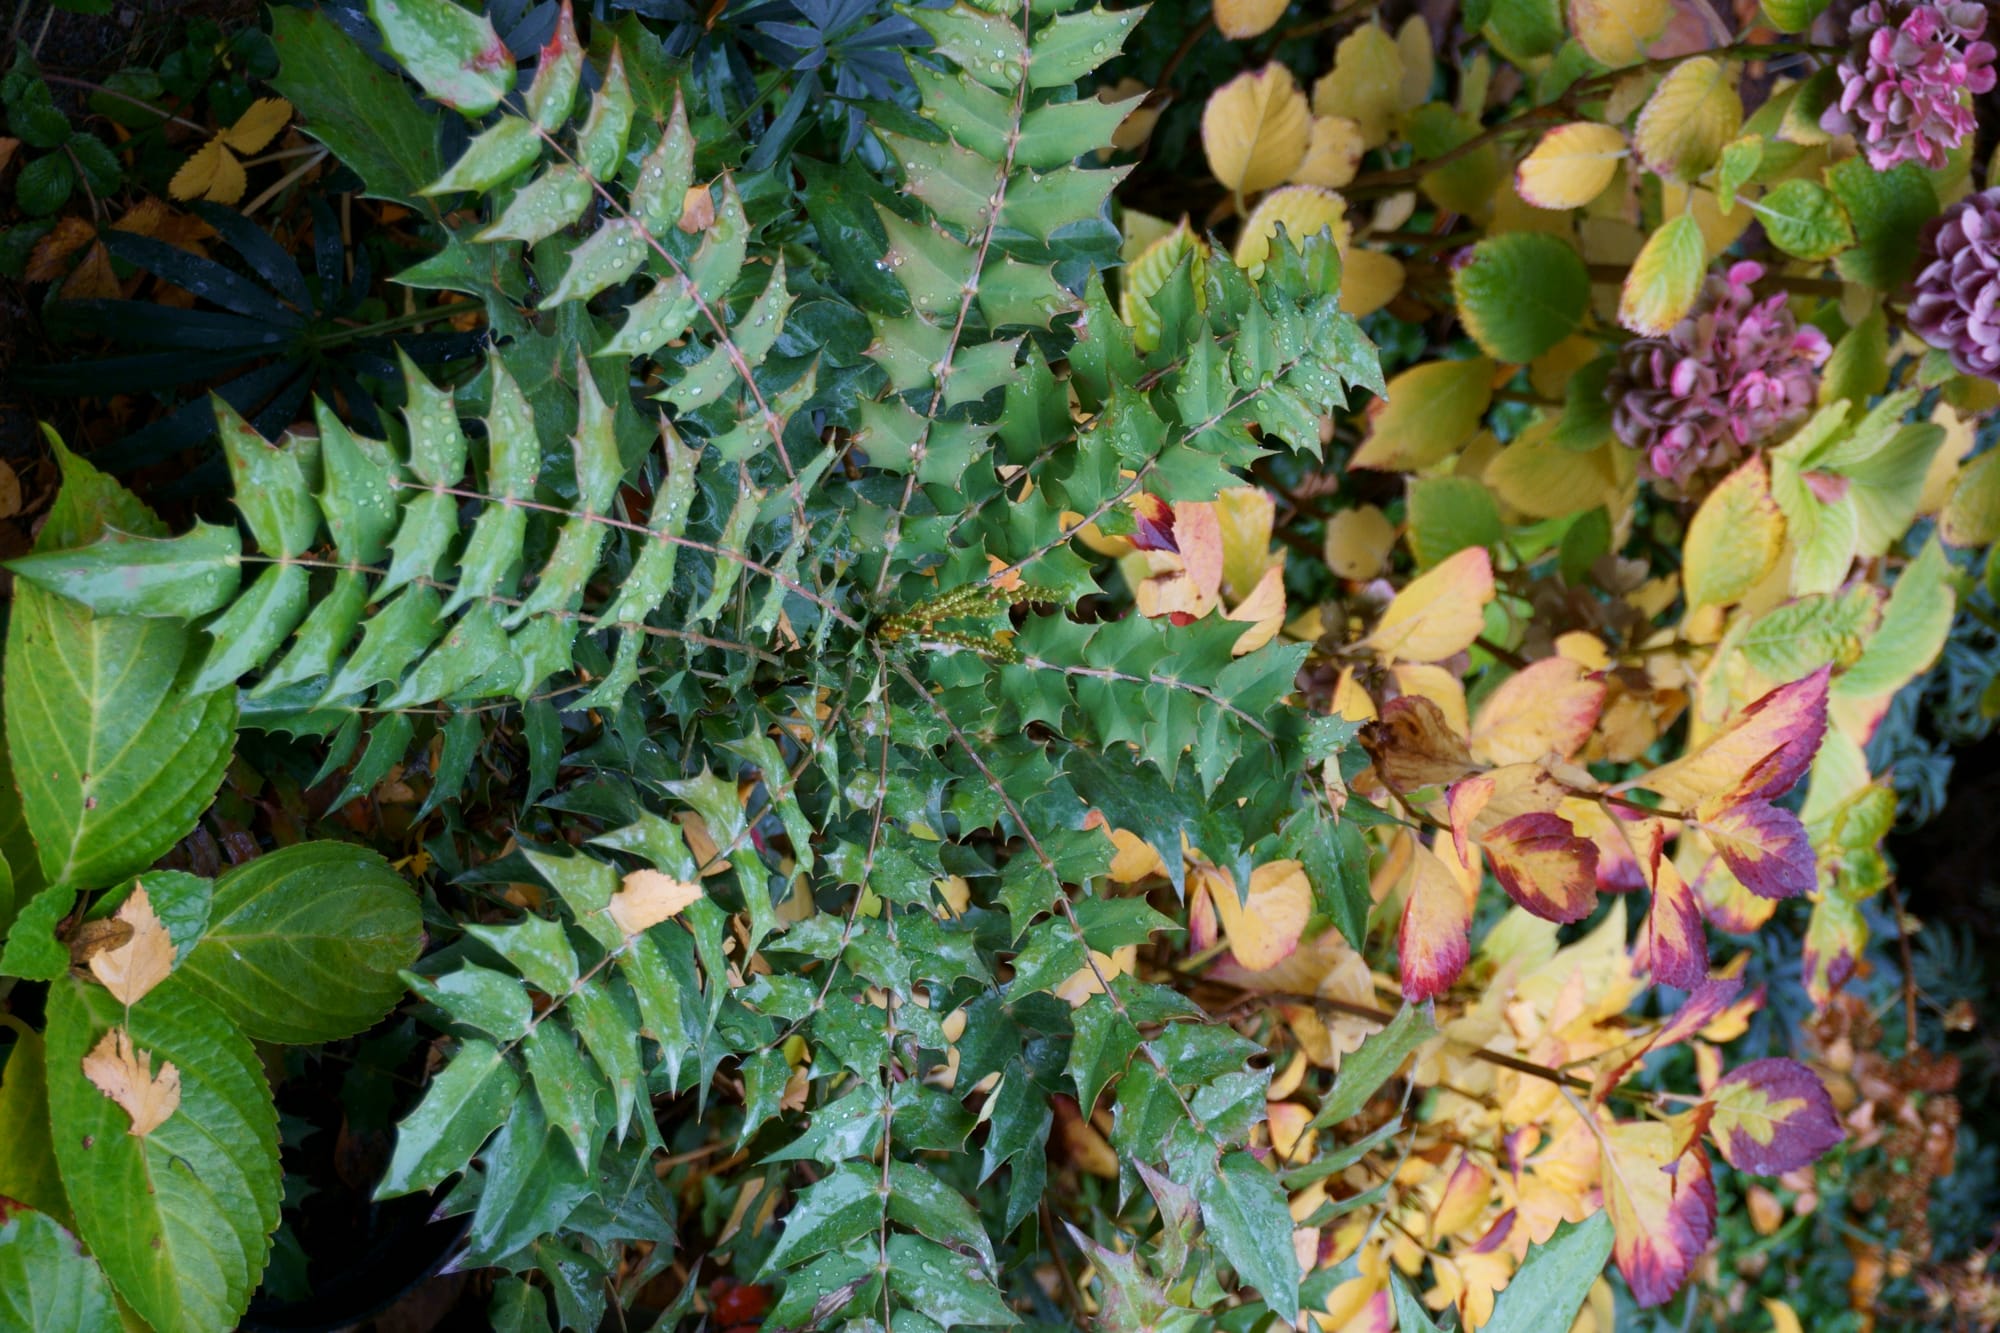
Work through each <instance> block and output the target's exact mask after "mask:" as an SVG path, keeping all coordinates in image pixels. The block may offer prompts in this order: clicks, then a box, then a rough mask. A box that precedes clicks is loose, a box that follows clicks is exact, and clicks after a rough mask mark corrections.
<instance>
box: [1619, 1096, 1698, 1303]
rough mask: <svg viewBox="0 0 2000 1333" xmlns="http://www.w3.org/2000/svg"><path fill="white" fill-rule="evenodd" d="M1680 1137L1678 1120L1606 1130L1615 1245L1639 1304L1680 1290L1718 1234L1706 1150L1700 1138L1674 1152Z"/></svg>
mask: <svg viewBox="0 0 2000 1333" xmlns="http://www.w3.org/2000/svg"><path fill="white" fill-rule="evenodd" d="M1675 1139H1676V1135H1675V1133H1674V1129H1673V1126H1671V1125H1666V1124H1662V1123H1660V1122H1658V1121H1645V1122H1641V1123H1637V1124H1615V1125H1612V1126H1610V1127H1609V1128H1608V1129H1607V1130H1606V1131H1605V1133H1604V1139H1603V1144H1602V1147H1603V1150H1604V1152H1603V1157H1602V1168H1601V1173H1600V1175H1599V1184H1600V1185H1601V1187H1602V1188H1603V1190H1604V1209H1605V1211H1606V1212H1608V1213H1609V1214H1611V1226H1612V1231H1613V1234H1614V1235H1615V1237H1616V1239H1615V1241H1614V1242H1613V1245H1612V1251H1611V1252H1612V1256H1613V1258H1614V1259H1615V1260H1616V1261H1617V1264H1618V1271H1619V1272H1621V1273H1623V1274H1624V1275H1625V1282H1626V1285H1627V1286H1629V1287H1631V1288H1632V1298H1633V1299H1634V1300H1635V1301H1637V1302H1638V1303H1639V1305H1640V1306H1641V1307H1642V1308H1650V1307H1652V1306H1655V1305H1663V1304H1665V1303H1666V1301H1667V1299H1668V1298H1669V1297H1671V1296H1672V1295H1673V1294H1674V1293H1675V1292H1676V1291H1678V1290H1680V1287H1681V1284H1682V1283H1684V1282H1686V1281H1687V1277H1688V1274H1689V1273H1690V1272H1691V1271H1692V1270H1693V1268H1694V1265H1695V1261H1696V1260H1697V1259H1699V1258H1700V1257H1701V1253H1702V1251H1703V1250H1705V1249H1707V1248H1708V1242H1709V1238H1710V1237H1711V1236H1713V1235H1714V1234H1715V1179H1714V1176H1713V1173H1712V1172H1711V1170H1710V1168H1709V1165H1708V1154H1706V1153H1704V1152H1703V1151H1702V1150H1701V1148H1700V1147H1699V1146H1698V1145H1697V1146H1695V1147H1693V1148H1691V1149H1690V1150H1689V1151H1688V1152H1686V1153H1684V1154H1680V1155H1678V1156H1677V1155H1676V1153H1675V1149H1676V1147H1677V1146H1678V1145H1677V1144H1676V1142H1675ZM1670 1171H1671V1174H1670V1173H1669V1172H1670Z"/></svg>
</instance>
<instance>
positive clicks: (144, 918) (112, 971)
mask: <svg viewBox="0 0 2000 1333" xmlns="http://www.w3.org/2000/svg"><path fill="white" fill-rule="evenodd" d="M111 919H112V920H114V921H117V922H121V923H122V924H124V925H125V926H126V927H127V928H129V929H130V930H131V932H132V933H131V935H130V936H129V937H128V938H127V939H126V940H125V942H124V943H123V944H120V945H118V946H117V947H116V948H113V949H101V950H99V951H98V952H96V953H94V954H92V955H91V956H90V973H91V975H92V976H94V977H96V978H97V979H98V981H100V982H101V983H103V986H104V989H106V990H108V991H110V992H111V993H112V994H113V995H115V996H117V997H118V1000H119V1002H120V1003H122V1004H126V1005H134V1004H137V1003H139V1000H140V999H141V998H142V997H143V996H144V995H145V994H146V992H147V991H149V990H151V989H153V987H155V986H157V985H159V984H160V983H161V982H162V981H165V980H166V979H167V973H169V972H171V971H172V970H173V967H174V942H173V939H172V938H171V937H170V936H168V934H167V928H166V926H165V925H163V924H161V921H160V918H159V915H158V914H157V913H155V912H154V911H153V904H152V900H151V899H149V898H148V897H147V896H146V886H145V885H144V884H141V885H140V886H139V887H138V888H136V889H134V890H132V895H131V896H130V897H129V898H127V899H126V900H125V901H124V902H122V903H120V904H119V906H118V911H117V912H116V913H115V914H114V915H113V916H112V918H111Z"/></svg>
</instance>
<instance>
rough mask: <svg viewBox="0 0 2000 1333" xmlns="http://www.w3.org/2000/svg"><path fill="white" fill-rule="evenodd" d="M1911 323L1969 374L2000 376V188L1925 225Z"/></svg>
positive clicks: (1971, 198)
mask: <svg viewBox="0 0 2000 1333" xmlns="http://www.w3.org/2000/svg"><path fill="white" fill-rule="evenodd" d="M1920 254H1921V260H1920V262H1921V264H1922V267H1921V269H1920V270H1919V271H1918V273H1917V282H1916V292H1915V294H1914V295H1913V296H1912V297H1911V298H1910V327H1911V328H1912V329H1914V330H1916V333H1917V336H1918V337H1920V338H1922V339H1923V340H1924V341H1925V342H1927V343H1929V344H1930V345H1931V346H1933V347H1937V348H1941V349H1943V350H1944V351H1947V352H1949V353H1951V362H1952V364H1953V365H1954V366H1956V367H1958V369H1959V370H1960V371H1962V372H1964V373H1965V374H1967V375H1983V376H1985V377H1986V378H1987V379H1989V380H2000V188H1996V189H1991V190H1987V191H1985V192H1984V193H1982V194H1975V195H1970V196H1968V197H1966V198H1964V199H1961V200H1959V201H1958V202H1957V203H1955V204H1953V205H1952V206H1951V207H1950V208H1947V209H1946V210H1945V211H1944V212H1943V214H1941V215H1940V216H1938V217H1935V218H1933V219H1931V221H1930V222H1928V223H1927V224H1925V226H1924V231H1923V237H1922V241H1921V249H1920Z"/></svg>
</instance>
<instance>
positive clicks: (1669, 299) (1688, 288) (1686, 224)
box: [1618, 213, 1708, 336]
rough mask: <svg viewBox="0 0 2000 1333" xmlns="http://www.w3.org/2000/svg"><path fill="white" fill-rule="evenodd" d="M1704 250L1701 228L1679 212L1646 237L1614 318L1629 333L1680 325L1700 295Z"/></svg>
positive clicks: (1653, 333)
mask: <svg viewBox="0 0 2000 1333" xmlns="http://www.w3.org/2000/svg"><path fill="white" fill-rule="evenodd" d="M1707 258H1708V250H1707V247H1706V245H1704V244H1703V242H1702V235H1701V227H1700V225H1699V224H1698V223H1696V221H1695V220H1694V218H1693V217H1692V216H1690V215H1689V214H1686V213H1683V214H1681V215H1680V216H1679V217H1677V218H1675V219H1673V221H1671V222H1668V223H1666V224H1665V225H1664V226H1662V227H1661V228H1660V229H1659V230H1658V231H1656V232H1654V233H1653V234H1652V235H1651V236H1650V237H1648V238H1647V240H1646V245H1645V248H1643V249H1642V250H1640V251H1639V257H1638V258H1637V259H1635V260H1633V261H1632V271H1631V272H1630V273H1627V274H1626V275H1625V289H1624V291H1623V292H1622V293H1621V294H1620V296H1619V299H1618V322H1619V323H1620V324H1623V325H1624V326H1625V327H1626V328H1628V329H1630V330H1632V332H1634V333H1642V334H1647V335H1650V336H1658V335H1660V334H1663V333H1665V332H1666V331H1667V330H1668V329H1671V328H1672V327H1673V326H1674V325H1676V324H1678V323H1680V321H1681V317H1682V316H1683V315H1685V314H1687V312H1688V311H1689V310H1690V309H1692V308H1693V307H1694V300H1695V297H1697V296H1699V295H1700V294H1701V279H1702V271H1703V268H1704V266H1705V264H1706V262H1707Z"/></svg>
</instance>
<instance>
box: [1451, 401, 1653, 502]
mask: <svg viewBox="0 0 2000 1333" xmlns="http://www.w3.org/2000/svg"><path fill="white" fill-rule="evenodd" d="M1555 424H1556V423H1555V419H1554V418H1553V417H1548V418H1544V419H1542V420H1541V421H1537V422H1535V423H1534V424H1533V425H1531V426H1529V427H1528V428H1527V429H1526V430H1524V431H1522V432H1521V433H1520V434H1519V435H1517V436H1515V437H1514V440H1513V442H1512V443H1511V444H1509V445H1508V446H1507V447H1506V448H1505V449H1502V450H1501V451H1500V453H1499V455H1498V456H1496V457H1495V458H1494V459H1493V461H1492V462H1490V463H1488V464H1487V465H1486V471H1485V472H1484V473H1482V474H1481V477H1480V480H1482V481H1484V482H1485V483H1486V485H1487V486H1488V487H1489V488H1491V490H1492V491H1493V493H1494V494H1495V495H1496V496H1498V497H1499V498H1500V502H1501V503H1502V504H1504V505H1506V506H1507V507H1508V508H1509V509H1512V510H1515V511H1516V512H1518V513H1521V514H1525V515H1527V516H1528V517H1529V518H1566V517H1568V516H1569V515H1571V514H1580V513H1582V512H1583V511H1584V510H1586V509H1595V508H1597V507H1598V506H1600V505H1606V504H1608V505H1610V506H1611V508H1612V509H1613V510H1614V511H1617V510H1620V509H1622V505H1620V504H1619V503H1618V500H1619V497H1620V495H1621V493H1622V491H1623V490H1624V487H1625V482H1626V480H1627V473H1626V472H1625V471H1624V468H1623V466H1622V465H1623V464H1624V463H1625V462H1626V461H1627V460H1628V459H1629V457H1630V453H1629V451H1627V450H1625V449H1624V448H1623V446H1620V445H1604V446H1601V447H1599V448H1597V449H1593V450H1591V451H1590V452H1589V453H1585V454H1579V453H1572V452H1571V451H1569V450H1568V449H1565V448H1563V447H1562V446H1561V445H1559V444H1555V443H1553V442H1551V440H1550V436H1551V435H1552V434H1553V432H1554V430H1555Z"/></svg>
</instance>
